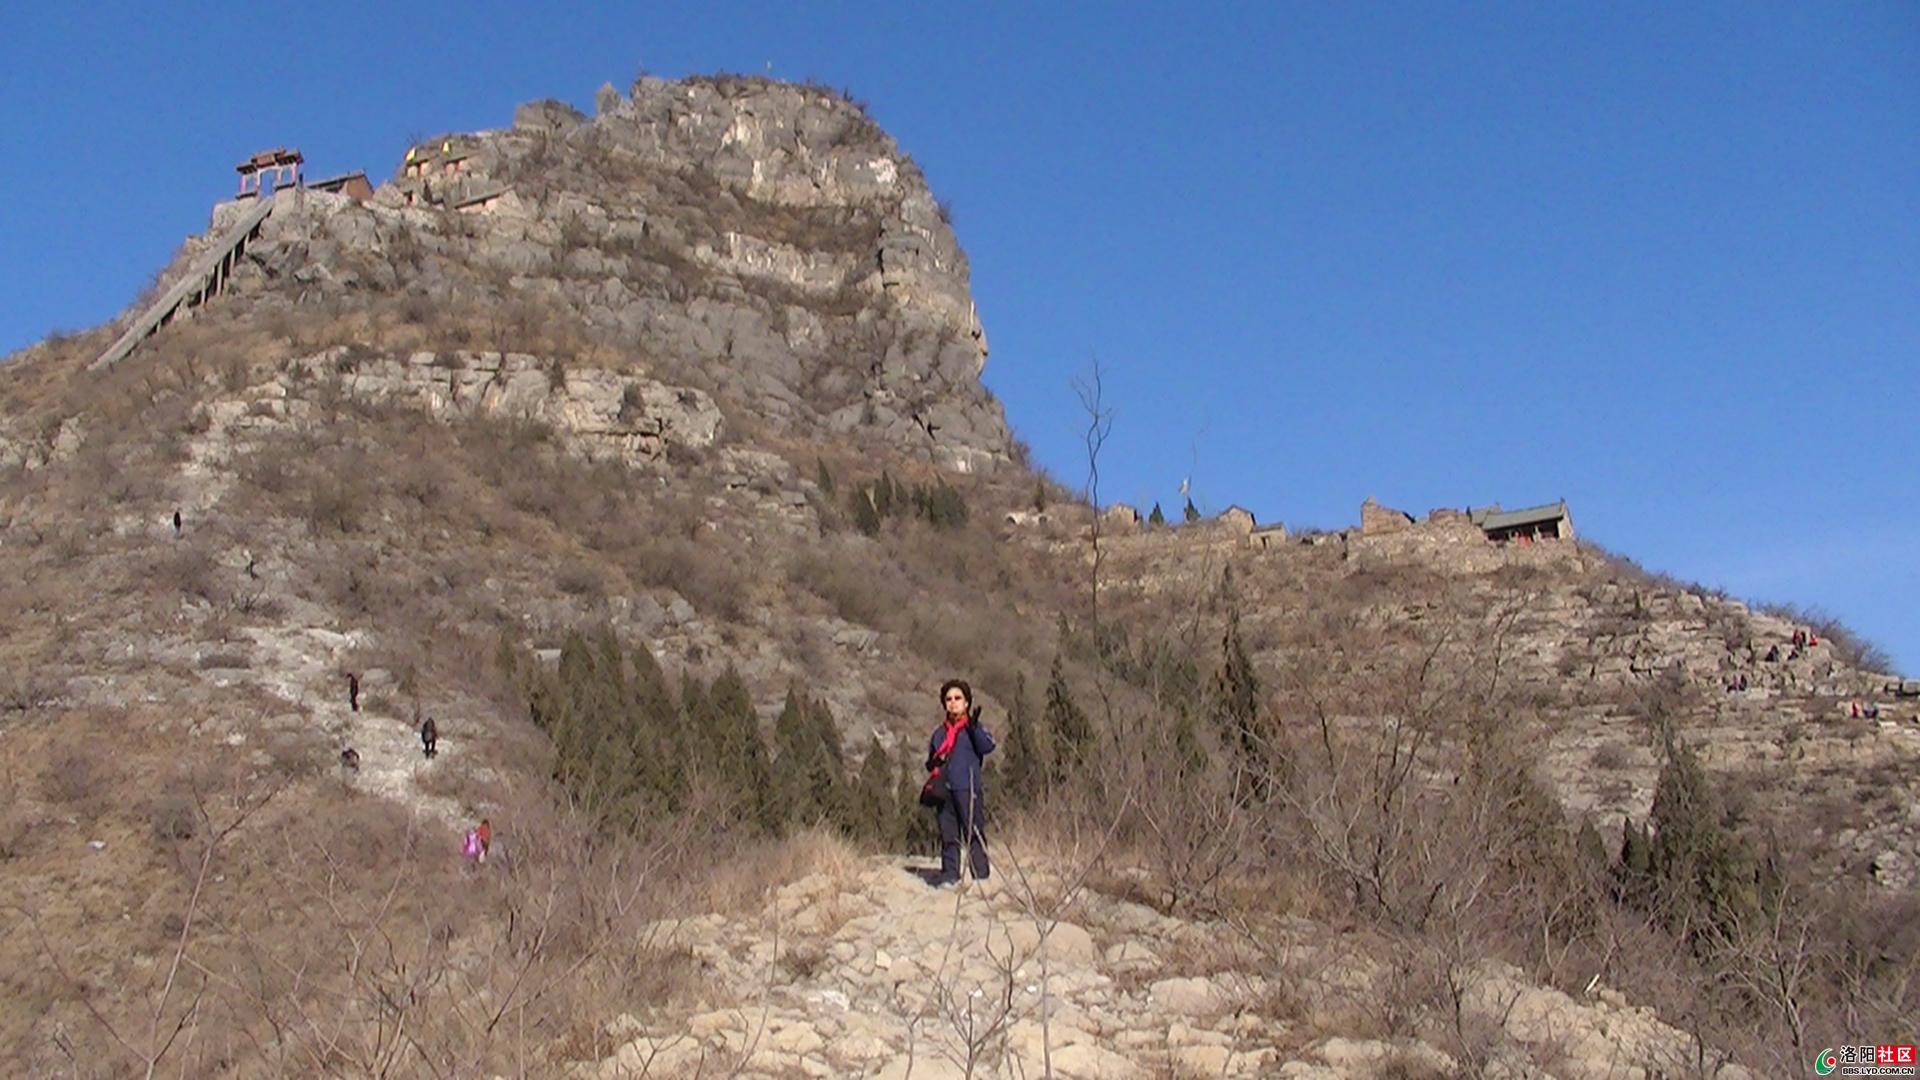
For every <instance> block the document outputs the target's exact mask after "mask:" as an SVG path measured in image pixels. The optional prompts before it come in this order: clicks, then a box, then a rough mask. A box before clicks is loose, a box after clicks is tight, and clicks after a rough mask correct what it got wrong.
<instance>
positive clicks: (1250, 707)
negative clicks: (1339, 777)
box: [1213, 577, 1273, 791]
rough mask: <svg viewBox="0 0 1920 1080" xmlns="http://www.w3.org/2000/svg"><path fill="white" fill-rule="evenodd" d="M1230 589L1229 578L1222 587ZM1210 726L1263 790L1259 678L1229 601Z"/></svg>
mask: <svg viewBox="0 0 1920 1080" xmlns="http://www.w3.org/2000/svg"><path fill="white" fill-rule="evenodd" d="M1223 587H1224V588H1227V589H1229V590H1230V589H1231V588H1232V578H1231V577H1229V578H1228V579H1227V581H1226V583H1225V584H1224V586H1223ZM1213 713H1214V723H1215V725H1216V726H1217V727H1218V729H1219V731H1220V737H1221V738H1222V739H1223V740H1225V741H1226V743H1227V745H1229V746H1231V747H1233V748H1234V753H1235V755H1236V756H1237V757H1238V758H1239V761H1240V767H1241V768H1243V769H1248V770H1251V771H1252V772H1253V774H1254V776H1255V778H1256V780H1257V782H1258V784H1259V785H1260V787H1261V788H1262V789H1263V791H1264V789H1265V788H1266V786H1267V785H1268V784H1269V783H1270V782H1271V781H1272V779H1273V778H1272V776H1271V774H1270V772H1269V766H1270V764H1271V762H1270V760H1269V755H1268V753H1267V747H1266V746H1265V745H1264V743H1265V732H1264V730H1263V729H1262V726H1261V722H1260V677H1259V675H1258V674H1256V673H1255V672H1254V670H1253V660H1252V658H1250V657H1248V656H1247V649H1246V645H1245V643H1244V642H1242V641H1241V639H1240V608H1239V604H1238V603H1237V602H1230V604H1229V607H1228V609H1227V630H1226V633H1225V634H1224V635H1222V637H1221V639H1220V672H1219V674H1218V675H1216V676H1215V677H1214V681H1213Z"/></svg>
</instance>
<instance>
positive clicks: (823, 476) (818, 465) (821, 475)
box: [813, 457, 833, 499]
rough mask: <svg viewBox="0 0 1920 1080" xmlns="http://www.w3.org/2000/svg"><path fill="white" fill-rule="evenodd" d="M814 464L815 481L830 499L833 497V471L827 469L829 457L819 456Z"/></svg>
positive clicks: (823, 493)
mask: <svg viewBox="0 0 1920 1080" xmlns="http://www.w3.org/2000/svg"><path fill="white" fill-rule="evenodd" d="M813 465H814V478H813V482H814V483H815V484H817V485H819V487H820V493H821V494H822V495H825V496H826V497H827V498H829V499H831V498H833V473H831V472H829V471H827V459H826V458H819V457H817V458H814V459H813Z"/></svg>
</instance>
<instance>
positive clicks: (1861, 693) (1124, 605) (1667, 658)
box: [1063, 530, 1920, 889]
mask: <svg viewBox="0 0 1920 1080" xmlns="http://www.w3.org/2000/svg"><path fill="white" fill-rule="evenodd" d="M1081 546H1082V547H1084V544H1083V545H1081ZM1063 553H1064V552H1063ZM1081 554H1082V556H1083V557H1084V552H1082V553H1081ZM1103 562H1104V568H1103V569H1104V571H1105V574H1106V576H1107V578H1108V579H1109V580H1110V581H1111V582H1112V586H1111V597H1112V600H1111V604H1112V608H1113V610H1116V611H1119V612H1122V613H1123V614H1121V615H1118V616H1117V617H1118V618H1120V619H1123V620H1124V619H1128V618H1144V617H1145V615H1146V613H1147V612H1149V611H1160V612H1163V613H1164V612H1167V611H1169V610H1172V611H1176V612H1177V611H1179V610H1180V604H1179V598H1182V597H1184V598H1186V606H1185V614H1186V620H1187V621H1186V623H1185V625H1187V626H1189V627H1191V628H1192V629H1191V630H1189V632H1190V633H1192V634H1194V635H1196V636H1199V637H1205V636H1206V635H1207V634H1208V633H1209V632H1214V633H1217V628H1218V625H1219V624H1218V621H1217V620H1211V621H1210V620H1209V619H1208V618H1207V617H1206V606H1205V604H1204V603H1196V602H1195V600H1194V598H1198V597H1205V596H1206V595H1207V591H1208V587H1209V582H1210V581H1213V580H1215V579H1217V578H1218V576H1219V575H1221V574H1222V573H1223V572H1225V571H1227V570H1228V569H1231V571H1232V573H1233V575H1234V580H1235V582H1236V585H1237V588H1236V590H1235V591H1236V592H1237V595H1238V601H1239V604H1240V606H1241V609H1242V611H1243V633H1244V635H1245V638H1246V640H1247V642H1248V644H1249V647H1250V649H1251V650H1252V652H1253V654H1254V657H1255V661H1256V663H1257V664H1258V665H1259V667H1260V668H1261V669H1262V671H1263V673H1264V675H1265V676H1266V677H1267V679H1268V680H1269V683H1268V689H1269V690H1270V691H1272V692H1273V694H1274V701H1275V704H1276V707H1278V708H1280V709H1281V710H1283V711H1286V710H1291V711H1292V712H1293V713H1294V715H1296V716H1298V717H1301V718H1306V717H1310V716H1311V715H1312V714H1313V713H1314V711H1315V708H1316V706H1315V704H1314V703H1315V702H1329V703H1331V704H1330V708H1331V710H1332V711H1333V712H1335V713H1338V714H1340V715H1341V717H1342V718H1343V719H1344V720H1346V721H1347V722H1350V723H1359V724H1365V723H1370V722H1378V721H1379V720H1380V719H1382V718H1384V717H1389V716H1403V715H1407V714H1408V713H1409V712H1410V711H1417V700H1418V699H1419V695H1415V696H1414V699H1413V704H1415V706H1416V707H1415V708H1414V709H1411V710H1410V708H1409V704H1410V699H1409V698H1408V696H1407V692H1406V688H1407V687H1409V686H1427V687H1431V689H1430V690H1429V691H1428V692H1427V694H1426V695H1425V700H1427V701H1429V702H1431V703H1432V704H1433V708H1434V713H1435V721H1434V725H1435V727H1436V729H1437V730H1442V729H1444V728H1445V727H1446V724H1447V722H1448V721H1449V719H1450V718H1449V717H1447V716H1446V715H1445V713H1446V709H1447V708H1448V707H1449V702H1450V700H1455V699H1460V698H1461V697H1462V695H1463V693H1464V691H1462V690H1461V688H1460V687H1459V686H1457V685H1456V683H1457V682H1458V681H1459V680H1468V681H1471V682H1473V684H1474V685H1475V686H1481V685H1484V686H1485V687H1487V688H1489V689H1490V700H1488V701H1487V702H1485V703H1481V704H1477V705H1476V706H1475V707H1476V708H1480V709H1485V710H1492V711H1493V712H1495V713H1497V715H1498V717H1499V719H1500V721H1501V722H1502V723H1503V724H1505V725H1508V726H1510V727H1512V728H1514V729H1517V730H1521V731H1524V732H1527V733H1528V738H1530V739H1531V741H1532V742H1533V743H1534V745H1535V754H1536V760H1537V761H1538V763H1539V768H1540V769H1541V771H1542V772H1543V774H1544V775H1545V776H1546V778H1548V779H1549V780H1550V781H1551V782H1552V784H1553V786H1554V788H1555V789H1556V791H1557V793H1558V795H1559V797H1560V799H1561V801H1562V803H1563V805H1564V806H1565V807H1566V808H1567V810H1568V811H1569V813H1570V815H1571V816H1572V817H1574V818H1575V819H1576V820H1578V819H1580V818H1586V819H1588V820H1592V821H1594V822H1595V823H1596V825H1597V826H1598V827H1600V828H1601V829H1602V832H1603V835H1606V836H1608V837H1609V838H1612V837H1617V836H1618V835H1619V828H1620V823H1621V821H1622V819H1626V818H1630V819H1632V820H1634V821H1641V822H1643V821H1645V820H1646V818H1647V816H1648V814H1649V811H1650V809H1651V805H1652V800H1653V790H1654V781H1655V779H1656V778H1657V776H1658V772H1659V760H1658V755H1657V752H1656V751H1657V743H1656V740H1655V738H1654V736H1653V734H1652V733H1651V731H1650V729H1649V728H1648V726H1647V724H1646V723H1645V717H1646V715H1647V714H1648V711H1649V709H1650V708H1651V707H1654V705H1655V700H1656V699H1660V700H1662V701H1664V703H1665V706H1666V707H1667V708H1668V709H1670V710H1671V711H1672V713H1673V715H1674V717H1675V730H1676V732H1677V733H1678V735H1679V736H1680V737H1681V738H1682V739H1684V740H1686V741H1687V742H1689V743H1690V744H1692V745H1693V746H1695V747H1697V748H1698V749H1699V751H1700V753H1701V756H1702V758H1703V760H1704V761H1705V762H1706V763H1707V764H1708V765H1709V766H1710V767H1711V768H1713V769H1714V770H1716V772H1717V773H1718V774H1720V775H1721V776H1722V777H1723V779H1724V781H1725V784H1724V786H1725V788H1726V790H1727V791H1728V792H1729V794H1730V796H1731V798H1732V799H1733V802H1734V805H1735V807H1736V809H1737V811H1738V812H1739V813H1740V815H1741V817H1742V819H1743V820H1744V821H1745V822H1746V823H1747V825H1748V827H1750V828H1751V829H1753V830H1754V831H1755V832H1757V833H1759V834H1761V836H1762V837H1763V838H1764V839H1766V840H1767V841H1768V842H1771V843H1776V844H1783V845H1785V846H1786V847H1788V848H1790V849H1793V850H1796V851H1805V852H1807V853H1809V854H1812V855H1814V856H1815V857H1816V858H1818V859H1819V860H1820V861H1821V863H1822V865H1823V867H1824V868H1825V870H1826V871H1827V872H1829V873H1832V874H1834V875H1836V876H1839V877H1853V878H1855V879H1858V880H1861V881H1876V882H1878V883H1879V884H1881V885H1882V886H1884V887H1887V888H1893V889H1905V888H1910V887H1911V886H1912V884H1913V882H1914V877H1915V869H1916V867H1917V866H1920V858H1917V857H1920V809H1916V808H1917V807H1920V786H1916V774H1915V770H1914V763H1915V762H1916V760H1920V701H1916V700H1915V699H1913V698H1901V697H1898V696H1897V695H1895V694H1893V693H1891V692H1890V687H1891V685H1892V684H1893V682H1894V680H1893V679H1892V678H1891V677H1890V676H1889V675H1888V674H1886V673H1884V672H1879V671H1872V670H1863V669H1860V668H1857V667H1855V666H1853V664H1852V663H1850V662H1849V660H1848V658H1847V657H1846V656H1844V655H1842V653H1841V652H1840V651H1838V650H1836V649H1835V648H1834V647H1833V645H1832V644H1831V643H1826V642H1823V643H1822V644H1820V645H1816V646H1813V647H1810V648H1807V649H1803V650H1802V649H1794V648H1793V647H1792V645H1791V638H1792V635H1793V633H1794V631H1795V630H1796V629H1800V628H1804V627H1803V624H1798V623H1795V622H1793V621H1791V620H1789V619H1786V618H1783V617H1780V616H1778V615H1773V614H1768V613H1764V612H1757V611H1754V610H1751V609H1750V608H1748V606H1747V605H1745V604H1742V603H1740V602H1738V601H1736V600H1732V599H1729V598H1727V597H1724V596H1716V595H1713V594H1710V593H1708V592H1706V591H1704V590H1701V589H1698V588H1688V587H1686V586H1683V585H1682V584H1680V583H1678V582H1674V581H1672V580H1670V579H1659V578H1655V577H1653V576H1651V575H1648V574H1645V573H1644V572H1641V571H1639V570H1638V569H1637V568H1635V567H1633V566H1632V565H1631V564H1628V563H1625V562H1624V561H1623V560H1619V559H1617V558H1614V557H1610V556H1606V555H1605V554H1604V553H1601V552H1598V551H1597V550H1594V549H1590V548H1583V549H1582V550H1581V552H1580V553H1579V554H1575V555H1572V556H1571V557H1568V558H1564V559H1549V560H1544V561H1542V560H1527V561H1525V562H1516V563H1514V564H1511V565H1508V566H1506V567H1504V568H1502V569H1501V570H1499V571H1497V572H1494V573H1491V574H1471V575H1463V574H1457V573H1452V572H1449V571H1447V570H1446V569H1444V567H1443V566H1442V565H1441V562H1440V560H1434V561H1432V562H1421V561H1419V560H1414V561H1411V562H1406V563H1401V564H1397V565H1394V564H1385V563H1379V562H1369V561H1368V560H1366V559H1364V558H1362V557H1359V556H1358V555H1351V556H1350V555H1349V554H1348V552H1347V551H1346V550H1345V547H1344V546H1343V545H1340V544H1331V545H1320V546H1309V545H1304V544H1295V545H1289V546H1286V547H1282V548H1279V549H1275V550H1271V551H1264V550H1263V551H1256V550H1253V549H1250V548H1248V547H1246V546H1244V544H1243V543H1236V542H1234V540H1233V538H1232V536H1231V534H1230V533H1227V532H1225V531H1224V530H1221V531H1217V532H1216V533H1215V534H1214V536H1213V537H1212V538H1211V540H1210V541H1209V539H1208V538H1206V537H1205V536H1204V535H1196V536H1195V537H1194V538H1193V540H1191V541H1189V542H1184V543H1183V542H1181V541H1179V540H1178V539H1176V538H1174V537H1172V536H1166V535H1156V534H1153V533H1147V534H1136V533H1131V532H1122V533H1121V534H1119V535H1117V536H1114V537H1112V538H1110V540H1109V542H1108V545H1107V553H1106V555H1105V557H1104V559H1103ZM1163 617H1164V616H1163ZM1776 648H1777V650H1778V653H1777V655H1778V659H1777V660H1775V661H1769V660H1768V659H1767V655H1768V653H1769V652H1770V651H1771V650H1774V649H1776ZM1423 666H1425V667H1426V668H1427V671H1426V673H1425V676H1424V681H1423V674H1422V668H1423ZM1663 676H1664V677H1665V678H1667V679H1671V680H1673V682H1672V683H1671V685H1669V686H1667V687H1665V688H1664V689H1663V686H1662V683H1663ZM1743 677H1744V686H1745V689H1744V690H1733V691H1730V690H1729V689H1728V688H1729V687H1730V686H1736V685H1739V683H1738V682H1737V681H1738V680H1741V679H1742V678H1743ZM1869 701H1871V702H1876V703H1877V705H1878V709H1879V716H1878V718H1876V719H1866V718H1862V717H1855V716H1852V715H1850V712H1851V710H1852V706H1854V705H1855V704H1859V703H1865V702H1869ZM1454 719H1457V718H1454ZM1436 771H1437V773H1438V774H1439V775H1438V777H1437V779H1446V778H1447V770H1446V766H1445V762H1444V755H1442V759H1441V761H1440V763H1438V764H1437V765H1436Z"/></svg>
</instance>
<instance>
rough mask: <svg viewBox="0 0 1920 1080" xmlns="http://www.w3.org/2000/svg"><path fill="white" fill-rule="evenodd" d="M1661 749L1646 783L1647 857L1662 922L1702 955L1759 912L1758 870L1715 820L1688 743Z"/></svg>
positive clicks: (1711, 795) (1715, 806) (1717, 815)
mask: <svg viewBox="0 0 1920 1080" xmlns="http://www.w3.org/2000/svg"><path fill="white" fill-rule="evenodd" d="M1666 751H1667V754H1666V756H1667V760H1666V763H1665V764H1664V765H1662V766H1661V769H1660V777H1659V779H1658V780H1657V781H1656V782H1655V784H1654V792H1653V813H1652V822H1653V836H1652V840H1651V842H1650V844H1649V850H1648V853H1647V861H1648V864H1649V868H1650V869H1651V871H1652V876H1653V886H1654V892H1655V896H1656V899H1657V900H1658V902H1659V912H1660V914H1661V917H1662V919H1663V920H1664V921H1665V922H1666V923H1667V925H1668V926H1669V927H1670V928H1672V929H1675V930H1678V931H1680V932H1682V933H1684V934H1685V935H1686V937H1687V939H1688V941H1689V943H1690V944H1691V945H1693V947H1694V949H1695V951H1696V952H1700V953H1702V954H1704V953H1706V952H1710V951H1713V950H1715V949H1717V948H1719V947H1721V946H1722V945H1723V944H1724V943H1725V942H1726V941H1727V939H1728V938H1729V937H1730V936H1731V935H1733V934H1734V933H1735V932H1736V931H1737V930H1738V929H1739V928H1740V927H1742V926H1750V925H1753V924H1754V921H1755V920H1756V919H1757V917H1758V916H1759V915H1760V913H1761V911H1762V908H1763V902H1762V901H1763V897H1762V894H1761V892H1760V889H1759V877H1760V868H1759V866H1758V865H1757V863H1758V860H1757V859H1756V858H1755V857H1754V855H1753V852H1752V851H1751V850H1750V849H1749V848H1748V847H1747V845H1746V844H1745V843H1744V842H1743V841H1742V840H1741V839H1740V837H1739V836H1738V835H1737V834H1736V833H1735V832H1734V831H1733V830H1732V829H1731V828H1729V827H1728V826H1727V824H1726V823H1725V822H1723V821H1722V819H1721V814H1722V806H1721V804H1720V800H1719V798H1718V795H1717V793H1716V792H1715V791H1714V790H1713V786H1712V784H1711V782H1710V781H1709V780H1708V779H1707V775H1706V771H1705V770H1704V769H1703V768H1702V767H1701V765H1700V759H1699V757H1698V756H1697V755H1695V754H1694V752H1693V750H1692V748H1690V747H1688V746H1686V745H1685V744H1683V743H1680V742H1679V741H1678V740H1677V739H1674V738H1672V737H1669V738H1668V739H1667V747H1666Z"/></svg>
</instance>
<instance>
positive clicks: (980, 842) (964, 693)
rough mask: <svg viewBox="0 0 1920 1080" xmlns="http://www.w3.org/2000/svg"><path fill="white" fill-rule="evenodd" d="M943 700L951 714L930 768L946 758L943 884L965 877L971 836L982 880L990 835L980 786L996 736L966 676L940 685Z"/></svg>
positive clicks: (930, 749)
mask: <svg viewBox="0 0 1920 1080" xmlns="http://www.w3.org/2000/svg"><path fill="white" fill-rule="evenodd" d="M940 703H941V705H942V706H943V707H944V708H945V710H946V716H945V717H944V718H943V719H942V720H941V723H940V726H939V727H937V728H935V729H934V732H933V737H932V738H931V739H929V740H927V771H928V772H929V773H931V772H932V771H933V770H934V769H936V768H938V767H940V766H941V765H942V764H943V763H944V764H945V766H946V771H947V772H946V774H947V797H946V800H945V801H944V802H942V803H941V804H940V805H939V806H937V807H935V808H934V814H935V820H937V821H938V822H939V825H940V877H939V879H938V880H937V881H936V882H935V884H937V885H951V884H953V883H954V882H957V881H959V880H960V841H961V838H963V837H964V838H965V839H966V842H967V863H968V866H969V867H970V868H971V869H972V871H973V876H974V878H975V879H977V880H985V879H986V877H987V874H988V872H989V869H990V868H989V867H988V865H987V837H986V833H985V831H984V829H983V826H984V822H983V821H982V817H983V810H984V804H983V802H982V796H983V794H984V793H983V791H982V789H981V786H980V760H981V759H982V758H984V757H986V756H987V755H988V754H991V753H993V736H991V735H989V734H987V729H986V725H984V724H982V723H981V722H980V710H978V709H975V708H974V707H973V687H971V686H968V685H967V684H966V682H965V681H964V680H961V679H948V680H947V682H946V684H945V685H943V686H941V687H940Z"/></svg>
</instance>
